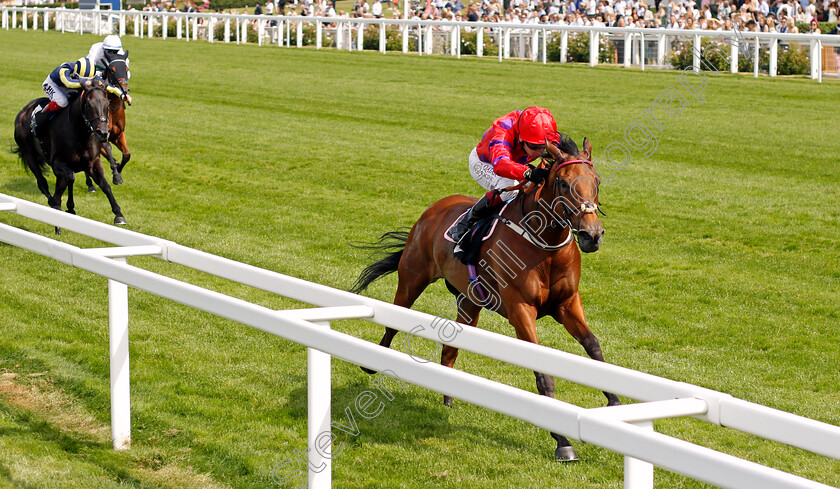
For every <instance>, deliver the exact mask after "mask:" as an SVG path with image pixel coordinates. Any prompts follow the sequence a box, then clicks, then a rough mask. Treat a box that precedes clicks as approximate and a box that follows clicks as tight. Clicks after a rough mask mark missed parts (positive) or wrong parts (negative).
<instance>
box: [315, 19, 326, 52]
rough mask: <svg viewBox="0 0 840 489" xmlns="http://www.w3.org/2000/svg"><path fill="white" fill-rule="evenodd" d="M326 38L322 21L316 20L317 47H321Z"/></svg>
mask: <svg viewBox="0 0 840 489" xmlns="http://www.w3.org/2000/svg"><path fill="white" fill-rule="evenodd" d="M323 39H324V27H323V24H322V23H321V22H315V49H321V44H323V42H324V41H323Z"/></svg>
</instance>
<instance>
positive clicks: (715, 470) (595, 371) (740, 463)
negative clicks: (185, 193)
mask: <svg viewBox="0 0 840 489" xmlns="http://www.w3.org/2000/svg"><path fill="white" fill-rule="evenodd" d="M4 212H9V213H15V214H17V215H19V216H23V217H26V218H29V219H33V220H35V221H40V222H42V223H45V224H49V225H51V226H59V227H61V228H63V229H65V230H67V231H72V232H76V233H79V234H82V235H85V236H89V237H92V238H95V239H98V240H101V241H104V242H107V243H111V244H113V245H115V246H114V247H108V248H96V249H84V248H79V247H76V246H72V245H69V244H66V243H62V242H60V241H57V240H54V239H51V238H46V237H43V236H40V235H37V234H34V233H32V232H28V231H24V230H21V229H19V228H17V227H14V226H11V225H8V224H5V223H0V241H2V242H5V243H7V244H10V245H13V246H17V247H20V248H23V249H26V250H29V251H31V252H34V253H37V254H39V255H42V256H46V257H49V258H53V259H55V260H57V261H59V262H61V263H65V264H67V265H70V266H73V267H76V268H79V269H83V270H87V271H89V272H92V273H94V274H97V275H101V276H103V277H106V278H108V291H109V294H108V295H109V311H110V312H109V323H110V365H111V370H110V371H111V429H112V439H113V444H114V448H115V449H124V448H128V447H129V446H130V443H131V428H130V426H131V424H130V416H129V406H130V400H129V399H130V388H129V359H128V358H129V357H128V310H129V304H128V295H127V287H134V288H136V289H139V290H143V291H146V292H149V293H151V294H155V295H158V296H160V297H165V298H168V299H171V300H173V301H175V302H178V303H181V304H185V305H187V306H190V307H194V308H196V309H199V310H202V311H206V312H209V313H211V314H215V315H217V316H220V317H223V318H227V319H231V320H233V321H237V322H239V323H242V324H245V325H248V326H251V327H253V328H256V329H259V330H262V331H265V332H267V333H270V334H273V335H276V336H279V337H281V338H285V339H288V340H290V341H293V342H296V343H299V344H302V345H305V346H307V347H308V348H309V350H308V351H309V360H308V366H309V367H308V392H309V401H308V410H309V414H308V442H309V447H313V446H314V444H315V440H316V439H317V437H318V435H319V434H322V433H324V432H325V431H327V430H329V427H330V416H331V415H330V402H331V401H330V399H331V393H330V390H331V379H330V357H331V356H335V357H337V358H341V359H343V360H345V361H348V362H351V363H354V364H357V365H362V366H365V367H368V368H371V369H374V370H377V371H380V372H385V371H388V372H390V373H392V374H394V377H397V378H398V379H400V380H402V381H406V382H410V383H412V384H415V385H418V386H422V387H425V388H427V389H430V390H433V391H436V392H440V393H443V394H446V395H450V396H453V397H455V398H457V399H461V400H463V401H466V402H469V403H472V404H475V405H478V406H483V407H485V408H487V409H491V410H493V411H496V412H499V413H502V414H505V415H508V416H512V417H514V418H518V419H521V420H524V421H526V422H529V423H531V424H533V425H535V426H538V427H540V428H544V429H546V430H550V431H553V432H557V433H561V434H563V435H565V436H567V437H569V438H572V439H575V440H582V441H585V442H588V443H592V444H595V445H598V446H601V447H604V448H606V449H609V450H612V451H615V452H618V453H621V454H624V456H625V476H624V477H625V479H624V480H625V485H624V487H625V488H628V489H650V488H652V487H653V467H654V466H657V467H661V468H664V469H667V470H670V471H673V472H677V473H680V474H684V475H686V476H688V477H691V478H694V479H697V480H701V481H705V482H708V483H711V484H714V485H716V486H719V487H724V488H733V489H734V488H755V487H761V488H762V489H776V488H780V489H781V488H827V487H829V486H826V485H823V484H820V483H817V482H814V481H810V480H807V479H803V478H801V477H798V476H795V475H792V474H788V473H786V472H782V471H779V470H776V469H772V468H768V467H764V466H762V465H758V464H756V463H753V462H749V461H745V460H742V459H739V458H736V457H733V456H730V455H727V454H723V453H720V452H716V451H714V450H711V449H708V448H704V447H701V446H698V445H694V444H691V443H688V442H686V441H682V440H679V439H675V438H672V437H669V436H666V435H663V434H659V433H657V432H655V431H654V430H653V421H655V420H657V419H663V418H671V417H681V416H691V417H694V418H696V419H700V420H704V421H707V422H709V423H712V424H715V425H720V426H726V427H729V428H733V429H737V430H740V431H743V432H746V433H751V434H754V435H757V436H760V437H762V438H765V439H768V440H775V441H778V442H781V443H785V444H788V445H791V446H795V447H799V448H802V449H805V450H808V451H811V452H814V453H817V454H821V455H824V456H827V457H831V458H833V459H838V460H840V427H837V426H833V425H829V424H826V423H821V422H818V421H814V420H811V419H808V418H804V417H801V416H797V415H793V414H790V413H786V412H783V411H778V410H775V409H771V408H768V407H765V406H761V405H757V404H753V403H750V402H747V401H743V400H740V399H736V398H733V397H732V396H730V395H728V394H723V393H720V392H716V391H712V390H709V389H704V388H701V387H697V386H694V385H690V384H686V383H682V382H675V381H671V380H668V379H664V378H660V377H656V376H653V375H648V374H644V373H641V372H636V371H633V370H629V369H625V368H622V367H619V366H616V365H610V364H606V363H602V362H596V361H594V360H590V359H589V358H584V357H580V356H577V355H572V354H569V353H565V352H562V351H558V350H553V349H550V348H546V347H544V346H539V345H533V344H530V343H526V342H524V341H519V340H516V339H513V338H510V337H507V336H503V335H499V334H495V333H491V332H487V331H483V330H480V329H477V328H470V327H461V326H460V325H457V324H455V323H452V322H449V326H451V327H452V328H453V329H452V332H453V333H456V334H454V335H447V344H450V345H452V346H454V347H457V348H460V349H464V350H468V351H473V352H478V353H480V354H482V355H486V356H488V357H491V358H495V359H497V360H499V361H503V362H508V363H511V364H514V365H518V366H520V367H524V368H527V369H530V370H535V371H538V372H544V373H546V374H549V375H553V376H555V377H558V378H562V379H566V380H569V381H571V382H575V383H578V384H582V385H587V386H590V387H592V388H595V389H599V390H605V391H610V392H614V393H616V394H618V395H621V396H625V397H628V398H631V399H636V400H639V401H641V402H639V403H636V404H629V405H624V406H616V407H604V408H595V409H584V408H580V407H578V406H574V405H571V404H568V403H565V402H562V401H559V400H555V399H549V398H546V397H544V396H539V395H537V394H535V393H532V392H527V391H523V390H520V389H516V388H514V387H511V386H508V385H504V384H500V383H497V382H493V381H490V380H487V379H484V378H481V377H477V376H474V375H471V374H468V373H465V372H461V371H458V370H455V369H450V368H445V367H443V366H441V365H439V364H436V363H420V362H418V361H416V360H415V359H414V358H412V357H411V356H409V355H407V354H405V353H401V352H398V351H395V350H391V349H386V348H382V347H380V346H379V345H376V344H373V343H370V342H367V341H364V340H361V339H358V338H355V337H353V336H349V335H347V334H344V333H340V332H337V331H334V330H332V329H330V328H329V322H330V321H338V320H344V319H352V318H359V319H365V320H368V321H371V322H373V323H377V324H380V325H383V326H388V327H391V328H395V329H398V330H400V331H404V332H411V334H414V335H416V336H419V337H423V338H426V339H429V340H432V341H440V339H441V336H439V333H440V331H441V330H442V329H443V327H444V326H442V325H441V318H439V317H435V316H432V315H429V314H425V313H422V312H419V311H414V310H410V309H405V308H402V307H398V306H395V305H393V304H389V303H385V302H381V301H377V300H375V299H370V298H367V297H363V296H359V295H356V294H351V293H349V292H345V291H341V290H338V289H334V288H331V287H327V286H323V285H318V284H314V283H311V282H306V281H303V280H300V279H296V278H293V277H289V276H286V275H282V274H279V273H275V272H271V271H269V270H264V269H260V268H256V267H253V266H250V265H246V264H243V263H239V262H235V261H232V260H229V259H225V258H222V257H219V256H215V255H211V254H208V253H204V252H202V251H198V250H195V249H192V248H188V247H185V246H181V245H178V244H177V243H174V242H172V241H167V240H164V239H160V238H156V237H153V236H147V235H143V234H139V233H135V232H132V231H128V230H126V229H121V228H116V227H114V226H110V225H107V224H103V223H99V222H95V221H91V220H89V219H85V218H82V217H78V216H73V215H69V214H66V213H62V212H59V211H56V210H53V209H50V208H48V207H45V206H41V205H37V204H33V203H32V202H29V201H26V200H21V199H18V198H15V197H11V196H8V195H4V194H0V216H2V214H3V213H4ZM140 255H145V256H154V257H157V258H160V259H162V260H165V261H168V262H171V263H176V264H179V265H183V266H186V267H189V268H192V269H195V270H199V271H202V272H206V273H208V274H211V275H215V276H218V277H222V278H225V279H228V280H231V281H234V282H238V283H241V284H245V285H249V286H251V287H255V288H257V289H261V290H265V291H268V292H272V293H274V294H277V295H280V296H283V297H289V298H292V299H296V300H298V301H302V302H305V303H308V304H311V305H314V306H316V307H314V308H310V309H296V310H280V311H275V310H271V309H268V308H265V307H262V306H259V305H255V304H252V303H249V302H246V301H243V300H240V299H236V298H233V297H230V296H227V295H224V294H220V293H218V292H213V291H210V290H207V289H204V288H201V287H198V286H196V285H192V284H189V283H185V282H182V281H178V280H175V279H172V278H169V277H165V276H162V275H158V274H156V273H153V272H150V271H147V270H144V269H141V268H137V267H134V266H132V265H129V264H128V263H126V259H127V258H129V257H132V256H140ZM21 314H26V312H25V311H21ZM418 325H420V326H422V330H421V331H419V332H418V328H417V326H418ZM436 327H437V328H439V330H438V331H436V330H435V328H436ZM458 328H462V329H458ZM318 445H319V446H320V447H321V450H322V451H325V452H326V453H329V452H330V449H329V446H328V445H326V446H325V444H324V443H323V441H320V442H319V443H318ZM308 453H309V457H310V460H309V462H310V463H309V468H310V472H309V474H308V476H309V487H312V488H324V487H331V470H330V467H329V465H330V460H329V459H328V458H322V456H321V455H320V453H321V452H319V450H308ZM321 464H326V466H327V468H326V469H325V470H322V471H320V472H315V471H313V470H312V468H314V467H320V466H321Z"/></svg>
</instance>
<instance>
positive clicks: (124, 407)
mask: <svg viewBox="0 0 840 489" xmlns="http://www.w3.org/2000/svg"><path fill="white" fill-rule="evenodd" d="M114 260H115V261H118V262H120V263H125V258H114ZM108 329H109V332H108V344H109V354H110V364H111V440H112V441H113V443H114V450H125V449H127V448H129V447H131V387H130V381H129V372H128V287H127V286H126V285H125V284H123V283H120V282H116V281H114V280H110V279H109V280H108Z"/></svg>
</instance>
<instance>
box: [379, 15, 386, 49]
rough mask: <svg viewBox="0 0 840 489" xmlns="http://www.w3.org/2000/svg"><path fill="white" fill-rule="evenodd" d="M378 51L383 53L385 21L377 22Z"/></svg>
mask: <svg viewBox="0 0 840 489" xmlns="http://www.w3.org/2000/svg"><path fill="white" fill-rule="evenodd" d="M379 52H380V53H382V54H385V23H384V22H380V23H379Z"/></svg>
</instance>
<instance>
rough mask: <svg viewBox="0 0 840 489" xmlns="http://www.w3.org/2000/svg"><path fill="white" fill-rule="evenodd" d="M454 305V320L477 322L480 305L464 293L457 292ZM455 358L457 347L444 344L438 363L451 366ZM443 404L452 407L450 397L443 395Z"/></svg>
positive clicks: (465, 322) (466, 322) (464, 322)
mask: <svg viewBox="0 0 840 489" xmlns="http://www.w3.org/2000/svg"><path fill="white" fill-rule="evenodd" d="M455 307H457V308H458V317H457V319H456V321H458V322H459V323H462V324H469V325H470V326H475V325H476V324H478V315H479V313H481V306H479V305H476V304H473V303H472V301H470V300H469V299H467V297H466V296H465V295H464V294H459V295H458V296H457V298H456V299H455ZM441 327H443V326H441ZM457 358H458V349H457V348H455V347H454V346H450V345H446V344H444V345H443V349H442V350H441V353H440V364H441V365H443V366H444V367H449V368H452V367H453V366H454V365H455V359H457ZM443 405H444V406H447V407H452V397H450V396H447V395H444V396H443Z"/></svg>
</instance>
